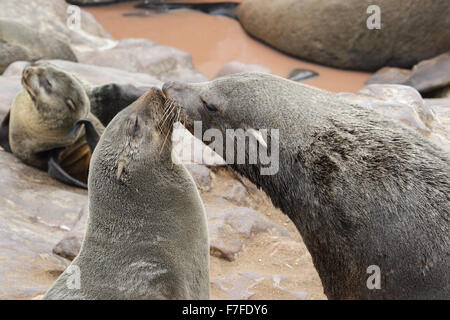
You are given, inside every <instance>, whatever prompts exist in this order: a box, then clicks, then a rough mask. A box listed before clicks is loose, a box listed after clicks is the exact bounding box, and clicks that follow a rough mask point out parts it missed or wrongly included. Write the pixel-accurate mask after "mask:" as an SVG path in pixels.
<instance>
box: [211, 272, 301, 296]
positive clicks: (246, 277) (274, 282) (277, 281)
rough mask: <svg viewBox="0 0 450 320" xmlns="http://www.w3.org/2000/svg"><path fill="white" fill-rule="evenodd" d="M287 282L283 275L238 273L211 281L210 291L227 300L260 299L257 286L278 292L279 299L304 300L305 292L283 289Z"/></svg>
mask: <svg viewBox="0 0 450 320" xmlns="http://www.w3.org/2000/svg"><path fill="white" fill-rule="evenodd" d="M287 280H289V278H288V277H287V276H284V275H279V274H275V275H261V274H259V273H255V272H238V273H233V274H231V275H228V276H226V277H223V278H221V279H217V280H213V281H211V284H212V290H213V292H214V290H217V291H219V294H218V295H219V296H221V297H223V298H224V299H229V300H250V299H252V300H253V299H261V298H263V297H261V296H260V295H259V294H258V291H259V290H258V289H259V288H258V287H259V286H266V287H269V288H271V290H270V291H278V292H279V293H278V296H279V297H280V299H290V300H305V299H306V297H307V295H308V294H307V293H306V292H295V291H291V290H287V289H285V288H284V287H283V282H284V281H287Z"/></svg>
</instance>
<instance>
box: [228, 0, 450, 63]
mask: <svg viewBox="0 0 450 320" xmlns="http://www.w3.org/2000/svg"><path fill="white" fill-rule="evenodd" d="M373 5H376V6H378V8H379V11H380V14H381V17H380V28H381V29H380V30H378V29H374V28H372V29H369V27H368V26H370V27H371V26H373V22H374V18H375V16H374V14H376V11H373V10H377V9H373V7H369V6H373ZM449 12H450V2H449V1H448V0H435V1H429V2H427V5H424V3H423V1H421V0H404V1H392V0H371V1H369V0H334V1H317V0H301V1H300V0H277V1H273V0H246V1H244V2H243V3H242V4H241V5H240V6H239V7H238V8H237V14H238V18H239V21H240V23H241V24H242V26H243V27H244V29H245V30H246V31H247V32H248V33H250V34H251V35H253V36H254V37H256V38H258V39H261V40H262V41H264V42H266V43H268V44H270V45H272V46H274V47H275V48H278V49H280V50H282V51H284V52H286V53H289V54H292V55H295V56H297V57H300V58H303V59H306V60H310V61H314V62H318V63H323V64H326V65H329V66H334V67H339V68H348V69H357V70H368V71H375V70H378V69H380V68H381V67H383V66H393V67H400V68H410V67H412V66H413V65H414V64H416V63H418V62H419V61H422V60H424V59H429V58H431V57H434V56H436V55H438V54H441V53H444V52H446V51H448V50H450V19H449ZM376 27H377V26H376Z"/></svg>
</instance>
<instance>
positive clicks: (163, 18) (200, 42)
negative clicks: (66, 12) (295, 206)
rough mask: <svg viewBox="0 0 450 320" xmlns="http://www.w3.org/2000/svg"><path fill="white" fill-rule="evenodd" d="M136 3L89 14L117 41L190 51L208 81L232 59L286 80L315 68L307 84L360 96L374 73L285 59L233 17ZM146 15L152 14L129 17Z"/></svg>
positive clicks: (114, 6)
mask: <svg viewBox="0 0 450 320" xmlns="http://www.w3.org/2000/svg"><path fill="white" fill-rule="evenodd" d="M177 2H179V1H177ZM189 2H194V1H189ZM197 2H205V1H204V0H201V1H197ZM208 2H215V1H214V0H208ZM235 2H239V1H235ZM135 4H136V2H128V3H123V4H118V5H110V6H103V7H92V8H84V9H85V10H87V11H89V12H90V13H92V14H93V15H94V17H95V18H96V19H97V20H98V21H99V23H101V24H102V25H103V27H104V28H105V29H106V30H107V31H108V32H109V33H110V34H111V35H112V36H113V37H114V38H116V39H123V38H146V39H150V40H153V41H156V42H158V43H159V44H163V45H168V46H172V47H175V48H178V49H181V50H184V51H187V52H189V53H190V54H191V55H192V59H193V62H194V65H195V67H196V69H197V70H199V71H200V72H202V73H203V74H205V75H206V76H208V77H209V78H212V77H214V75H215V74H216V73H217V71H218V70H219V69H220V68H221V67H222V66H223V65H224V64H225V63H227V62H229V61H232V60H238V61H241V62H244V63H250V64H260V65H264V66H266V67H268V68H270V69H271V70H272V72H273V73H274V74H277V75H279V76H283V77H286V76H287V75H288V73H289V72H290V71H291V70H292V69H295V68H303V69H310V70H313V71H316V72H317V73H319V76H318V77H316V78H312V79H309V80H306V81H304V83H307V84H310V85H313V86H316V87H319V88H322V89H325V90H329V91H333V92H342V91H347V92H356V91H358V90H359V89H361V88H362V87H364V82H365V81H366V80H367V79H368V78H369V76H370V74H369V73H365V72H356V71H346V70H339V69H334V68H329V67H325V66H322V65H318V64H314V63H309V62H306V61H302V60H300V59H296V58H294V57H291V56H288V55H286V54H283V53H281V52H279V51H277V50H275V49H273V48H271V47H269V46H267V45H265V44H263V43H261V42H260V41H258V40H255V39H253V38H252V37H250V36H249V35H248V34H247V33H246V32H245V31H244V29H243V28H242V27H241V25H240V24H239V22H238V21H236V20H233V19H230V18H226V17H218V16H212V15H208V14H204V13H201V12H196V11H192V10H184V9H181V10H173V11H170V12H167V13H155V12H152V11H148V10H143V9H135V8H134V5H135ZM145 12H147V13H148V15H146V16H124V14H126V13H139V14H143V13H145Z"/></svg>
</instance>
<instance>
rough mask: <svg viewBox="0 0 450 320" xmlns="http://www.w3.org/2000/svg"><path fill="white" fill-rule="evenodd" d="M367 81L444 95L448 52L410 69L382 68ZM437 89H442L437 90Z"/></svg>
mask: <svg viewBox="0 0 450 320" xmlns="http://www.w3.org/2000/svg"><path fill="white" fill-rule="evenodd" d="M367 83H368V84H375V83H381V84H383V83H392V84H404V85H408V86H411V87H413V88H415V89H416V90H418V91H419V92H420V93H421V94H422V95H423V94H427V93H430V92H432V91H435V93H434V95H433V96H437V95H440V96H443V97H445V96H446V95H447V94H448V91H449V89H448V86H449V85H450V52H446V53H444V54H441V55H439V56H437V57H435V58H433V59H429V60H424V61H421V62H420V63H418V64H416V65H415V66H414V67H413V68H412V70H411V71H409V70H405V69H399V68H389V67H385V68H382V69H381V70H379V71H377V72H376V73H375V74H374V75H373V76H371V77H370V78H369V80H368V81H367ZM438 89H442V90H440V91H439V90H438ZM436 91H438V92H436Z"/></svg>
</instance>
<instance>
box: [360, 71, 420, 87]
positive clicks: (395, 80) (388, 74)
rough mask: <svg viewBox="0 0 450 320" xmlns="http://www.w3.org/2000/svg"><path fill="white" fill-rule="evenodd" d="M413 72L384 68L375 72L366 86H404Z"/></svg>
mask: <svg viewBox="0 0 450 320" xmlns="http://www.w3.org/2000/svg"><path fill="white" fill-rule="evenodd" d="M410 75H411V70H408V69H401V68H392V67H383V68H381V69H380V70H378V71H377V72H375V73H374V74H373V75H372V76H371V77H370V78H369V79H368V80H367V81H366V84H402V83H405V82H406V81H408V79H409V76H410Z"/></svg>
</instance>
